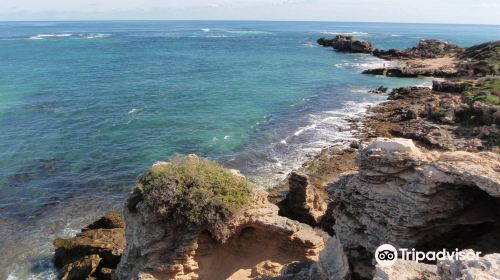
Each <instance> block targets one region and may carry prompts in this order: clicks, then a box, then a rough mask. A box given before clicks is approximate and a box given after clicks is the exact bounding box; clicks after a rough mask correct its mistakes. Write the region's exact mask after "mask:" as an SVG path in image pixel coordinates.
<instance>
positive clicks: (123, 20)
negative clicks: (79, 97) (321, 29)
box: [0, 19, 500, 27]
mask: <svg viewBox="0 0 500 280" xmlns="http://www.w3.org/2000/svg"><path fill="white" fill-rule="evenodd" d="M106 21H108V22H132V21H135V22H148V21H151V22H154V21H200V22H201V21H213V22H321V23H375V24H435V25H483V26H499V27H500V23H497V24H496V23H447V22H397V21H334V20H267V19H74V20H62V19H55V20H46V19H44V20H2V19H0V22H106Z"/></svg>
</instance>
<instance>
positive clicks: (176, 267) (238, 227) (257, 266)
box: [113, 190, 327, 279]
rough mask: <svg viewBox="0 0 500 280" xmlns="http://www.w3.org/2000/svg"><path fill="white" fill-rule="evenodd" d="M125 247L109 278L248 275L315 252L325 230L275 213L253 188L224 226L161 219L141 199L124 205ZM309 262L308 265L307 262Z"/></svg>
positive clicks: (272, 271)
mask: <svg viewBox="0 0 500 280" xmlns="http://www.w3.org/2000/svg"><path fill="white" fill-rule="evenodd" d="M125 221H126V223H127V228H126V237H127V247H126V249H125V253H124V255H123V257H122V260H121V262H120V264H119V266H118V269H117V271H116V273H115V274H114V276H113V277H114V278H113V279H251V278H258V277H265V276H267V277H270V276H278V275H279V274H280V272H281V270H282V268H283V267H284V266H285V265H287V264H291V263H304V262H305V264H307V263H309V262H311V261H315V260H317V259H318V257H319V252H320V251H321V250H322V249H323V247H324V246H325V241H324V240H325V238H327V237H326V235H324V234H322V233H321V232H319V231H314V230H313V229H312V228H311V227H309V226H307V225H305V224H301V223H299V222H296V221H292V220H290V219H287V218H284V217H280V216H278V207H277V206H275V205H273V204H271V203H270V202H268V200H267V193H266V192H264V191H262V190H257V191H256V192H255V193H254V194H253V198H252V202H251V203H250V204H249V205H248V206H245V208H244V209H242V210H241V211H240V212H239V213H238V214H236V215H235V216H234V217H232V218H231V219H230V220H229V221H228V222H227V224H226V225H225V226H224V228H220V230H217V231H210V232H209V231H208V230H207V229H204V228H199V227H190V226H189V225H185V224H179V223H177V222H176V221H171V220H170V221H169V220H164V219H159V218H158V217H157V216H156V215H154V213H152V212H151V210H150V209H149V208H147V207H146V206H145V205H144V203H143V202H141V201H139V202H137V204H136V205H135V209H132V210H131V209H126V210H125ZM306 266H307V265H306Z"/></svg>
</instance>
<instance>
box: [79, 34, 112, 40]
mask: <svg viewBox="0 0 500 280" xmlns="http://www.w3.org/2000/svg"><path fill="white" fill-rule="evenodd" d="M79 36H80V38H83V39H99V38H108V37H111V34H104V33H98V34H80V35H79Z"/></svg>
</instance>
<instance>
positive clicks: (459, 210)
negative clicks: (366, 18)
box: [54, 35, 500, 280]
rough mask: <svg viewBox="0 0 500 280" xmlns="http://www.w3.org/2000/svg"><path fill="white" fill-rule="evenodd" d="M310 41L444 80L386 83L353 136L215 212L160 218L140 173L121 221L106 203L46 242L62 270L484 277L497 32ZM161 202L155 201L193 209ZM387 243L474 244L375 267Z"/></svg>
mask: <svg viewBox="0 0 500 280" xmlns="http://www.w3.org/2000/svg"><path fill="white" fill-rule="evenodd" d="M318 43H319V44H320V45H322V46H325V47H332V48H333V49H335V50H337V51H341V52H354V53H365V54H372V55H374V56H377V57H379V58H382V59H386V60H390V61H392V62H395V65H398V66H396V67H392V66H391V67H390V68H381V69H373V70H368V71H366V72H365V73H364V74H377V75H387V76H392V77H415V76H432V77H446V78H448V79H447V80H445V81H435V82H434V84H433V88H432V89H429V88H421V87H410V88H399V89H393V90H392V91H391V92H390V93H389V94H388V101H387V102H384V103H382V104H380V105H377V106H374V107H372V108H370V109H369V111H368V113H367V114H366V116H365V117H364V118H362V119H361V120H359V121H353V122H352V123H351V125H352V129H353V131H357V135H356V136H357V138H358V140H357V141H354V142H352V143H351V144H350V147H348V148H343V149H342V148H334V147H331V148H327V149H325V150H323V151H322V152H321V153H320V154H319V155H317V156H316V157H315V158H314V159H313V160H311V161H310V162H307V163H305V164H304V166H303V168H301V169H299V170H296V171H294V172H292V173H291V174H290V175H289V176H288V178H287V179H286V180H285V181H284V182H282V183H281V184H280V186H279V187H278V188H277V189H276V190H274V191H272V193H271V194H269V193H267V192H266V191H264V190H262V189H261V188H258V187H257V188H256V189H255V190H254V191H253V192H252V194H251V198H250V199H249V202H248V203H247V204H245V206H243V207H242V208H241V209H238V211H236V212H234V214H232V215H229V216H227V217H226V218H224V220H223V223H221V224H219V223H216V225H215V226H214V225H210V226H208V225H207V226H203V225H197V226H194V225H192V224H190V223H187V222H184V221H181V220H175V219H166V218H165V217H164V216H161V215H158V213H156V212H155V211H156V210H158V209H156V208H155V209H156V210H155V211H153V210H152V208H151V207H150V206H148V205H149V204H148V203H147V199H146V198H145V197H144V195H143V194H141V193H143V192H144V190H143V188H144V187H147V186H141V185H140V184H139V185H138V187H136V188H135V189H134V192H133V193H132V194H131V195H130V198H129V201H128V202H127V207H125V210H124V220H122V219H121V217H120V216H119V215H116V214H109V215H107V216H105V217H103V218H101V219H100V220H98V221H96V222H95V223H93V224H91V225H89V226H88V227H86V228H84V229H82V233H80V234H78V235H77V236H76V237H74V238H72V239H57V240H55V241H54V246H55V248H56V254H55V258H54V261H55V263H56V265H57V266H58V267H62V269H61V274H60V275H61V279H276V280H277V279H304V280H305V279H377V280H379V279H496V277H497V276H498V275H499V269H500V254H498V253H500V242H499V240H500V153H499V152H500V150H499V145H500V133H499V130H498V129H499V128H498V125H499V124H500V103H499V101H498V100H499V99H498V98H499V96H500V79H499V77H498V75H499V74H500V72H499V64H500V62H499V61H500V41H497V42H490V43H485V44H481V45H477V46H473V47H470V48H465V49H464V48H460V47H459V46H456V45H453V44H450V43H447V42H443V41H439V40H422V41H421V42H420V43H419V44H418V45H417V46H416V47H414V48H410V49H406V50H387V51H385V50H378V49H373V44H372V43H371V42H368V41H365V40H360V39H357V38H354V37H352V36H342V35H339V36H336V37H335V38H333V39H325V38H322V39H320V40H318ZM384 91H385V89H384V88H383V87H382V88H380V89H378V91H377V93H383V92H384ZM191 160H194V162H197V160H198V159H197V158H196V157H194V159H191ZM171 164H172V163H160V165H159V166H163V167H162V168H161V170H163V168H168V167H169V166H172V165H171ZM155 166H156V167H155ZM155 166H153V168H152V171H150V172H153V170H156V169H158V165H155ZM233 174H235V173H233ZM227 176H229V175H227ZM234 176H235V177H234V178H237V177H239V176H240V175H239V174H235V175H234ZM231 180H240V179H231ZM224 182H227V180H225V181H224ZM138 194H140V195H138ZM280 194H284V195H280ZM226 195H227V194H226ZM160 206H161V205H160ZM169 207H172V206H167V205H166V204H165V205H164V208H161V207H160V210H161V209H163V210H162V211H167V212H168V211H187V212H189V211H193V210H192V209H180V208H179V209H176V208H173V209H170V208H169ZM203 209H204V208H202V209H201V210H199V211H201V212H200V213H201V214H203V213H204V211H205V210H203ZM217 209H219V208H217ZM160 213H162V212H160ZM197 214H199V213H197ZM386 243H388V244H392V245H394V246H395V247H399V248H416V249H418V250H425V251H432V250H435V251H438V250H442V249H443V248H446V249H450V250H454V249H455V248H459V249H460V250H466V249H473V250H475V251H481V252H482V253H483V254H482V255H481V258H480V259H478V260H474V261H458V260H457V261H453V260H445V261H438V262H434V263H429V264H421V263H416V262H413V261H403V260H399V261H398V262H397V263H396V264H395V265H394V266H392V267H381V266H379V265H376V262H375V260H374V252H375V249H376V248H377V247H378V246H379V245H381V244H386Z"/></svg>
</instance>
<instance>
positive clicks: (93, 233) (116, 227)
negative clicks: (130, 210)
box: [53, 213, 125, 280]
mask: <svg viewBox="0 0 500 280" xmlns="http://www.w3.org/2000/svg"><path fill="white" fill-rule="evenodd" d="M124 226H125V224H124V221H123V217H122V216H121V215H120V214H117V213H108V214H106V215H105V216H104V217H101V218H100V219H98V220H97V221H95V222H93V223H92V224H90V225H88V226H86V227H84V228H83V229H82V232H81V233H79V234H77V235H76V236H75V237H73V238H68V239H63V238H57V239H56V240H54V242H53V243H54V247H55V254H54V264H55V265H56V266H57V267H63V268H62V270H61V274H60V278H61V279H97V280H106V279H111V274H112V273H113V270H112V269H114V268H116V266H117V264H118V262H119V261H120V257H121V254H122V253H123V250H124V248H125V229H124ZM82 275H85V276H82Z"/></svg>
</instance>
